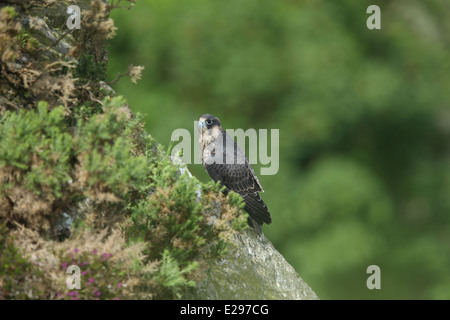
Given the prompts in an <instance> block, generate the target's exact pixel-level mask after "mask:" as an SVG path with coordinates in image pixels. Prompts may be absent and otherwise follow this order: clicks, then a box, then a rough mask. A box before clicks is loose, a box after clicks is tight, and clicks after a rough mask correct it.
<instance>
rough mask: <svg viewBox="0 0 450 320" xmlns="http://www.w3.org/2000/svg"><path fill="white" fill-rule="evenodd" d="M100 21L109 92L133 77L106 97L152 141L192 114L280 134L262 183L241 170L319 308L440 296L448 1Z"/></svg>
mask: <svg viewBox="0 0 450 320" xmlns="http://www.w3.org/2000/svg"><path fill="white" fill-rule="evenodd" d="M371 4H376V5H379V6H380V8H381V26H382V29H381V30H368V29H367V27H366V20H367V18H368V17H369V15H368V14H367V13H366V9H367V7H368V6H369V5H371ZM112 17H113V18H114V20H115V22H116V25H117V26H118V28H119V30H118V34H117V36H116V38H115V39H113V40H112V41H111V42H110V44H109V52H110V58H109V60H110V61H109V79H113V78H114V77H115V76H116V75H117V73H119V72H123V71H125V70H126V68H127V66H128V65H129V64H134V65H144V66H145V70H144V72H143V78H142V80H141V81H140V82H139V83H138V84H137V85H135V84H132V83H130V82H129V81H127V80H126V79H123V80H121V81H120V82H119V83H118V84H116V85H115V86H114V88H115V89H116V90H117V91H118V92H119V93H120V94H123V95H125V97H126V98H127V99H128V102H129V103H130V105H131V107H132V109H133V110H134V111H138V112H141V113H144V114H146V118H145V119H146V125H147V130H148V131H149V132H150V133H151V134H152V135H154V136H155V137H156V138H157V140H158V141H159V142H161V143H162V144H164V145H165V146H167V145H168V143H169V141H170V137H171V134H172V131H173V130H175V129H177V128H186V129H188V130H190V131H191V132H192V133H193V130H194V127H193V126H194V123H193V121H194V120H197V119H198V117H199V116H200V115H201V114H203V113H212V114H214V115H216V116H218V117H219V118H220V119H221V121H222V124H223V126H224V127H225V128H243V129H248V128H255V129H260V128H267V129H279V130H280V166H279V171H278V173H277V174H276V175H273V176H261V175H259V166H258V165H256V166H254V167H255V169H256V172H257V174H258V175H259V178H260V180H261V183H262V185H263V187H264V189H265V191H266V192H265V193H264V194H263V195H262V196H263V198H264V200H265V202H266V203H267V205H268V207H269V209H270V211H271V213H272V217H273V223H272V224H271V225H270V226H265V227H264V233H265V235H266V236H267V237H268V238H269V239H270V240H271V241H272V242H273V244H274V245H275V247H276V248H277V249H278V250H279V251H280V252H281V253H282V254H283V255H284V256H285V257H286V259H287V260H288V261H289V262H290V263H291V264H292V265H293V266H294V267H295V269H296V270H297V271H298V273H299V274H300V275H301V276H302V277H303V278H304V279H305V280H306V282H307V283H308V284H309V285H310V286H311V287H312V288H313V290H314V291H315V292H316V293H317V294H318V295H319V297H320V298H322V299H450V223H449V222H450V143H449V141H450V140H449V139H450V36H449V35H450V1H448V0H427V1H422V0H403V1H401V0H395V1H381V0H377V1H369V0H368V1H361V0H347V1H333V0H315V1H307V0H304V1H293V0H291V1H273V0H245V1H242V0H227V1H218V0H195V1H194V0H190V1H189V0H147V1H146V0H140V1H137V4H136V6H135V8H133V9H132V10H130V11H126V10H115V11H114V12H113V14H112ZM193 145H194V146H195V147H197V142H196V141H194V142H193ZM189 167H190V169H191V171H192V173H193V174H194V175H195V176H197V177H198V178H199V179H200V180H202V181H208V180H209V179H210V178H209V177H208V176H207V175H206V173H205V170H204V169H203V167H202V166H201V165H190V166H189ZM372 264H375V265H378V266H380V268H381V289H380V290H368V289H367V287H366V280H367V278H368V276H369V275H368V274H366V269H367V267H368V266H369V265H372Z"/></svg>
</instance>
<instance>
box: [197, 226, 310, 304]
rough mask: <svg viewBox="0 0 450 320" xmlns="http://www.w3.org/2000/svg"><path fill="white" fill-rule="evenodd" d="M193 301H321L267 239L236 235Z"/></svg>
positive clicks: (250, 231)
mask: <svg viewBox="0 0 450 320" xmlns="http://www.w3.org/2000/svg"><path fill="white" fill-rule="evenodd" d="M190 298H193V299H206V300H208V299H211V300H213V299H238V300H239V299H250V300H264V299H275V300H317V299H319V298H318V297H317V295H316V294H315V293H314V291H312V289H311V288H310V287H309V286H308V284H307V283H306V282H305V281H303V279H302V278H300V276H299V275H298V274H297V272H296V271H295V270H294V268H293V267H292V266H291V265H290V264H289V263H288V262H287V261H286V259H284V257H283V256H282V255H281V254H280V253H279V252H278V251H277V250H276V249H275V248H274V247H273V245H272V243H270V241H269V240H268V239H267V238H266V237H265V236H264V235H262V236H260V237H258V235H257V234H256V233H255V231H254V230H253V229H250V228H249V229H247V230H246V231H245V232H243V233H240V234H239V235H237V236H235V237H234V239H233V243H232V244H231V245H229V247H228V253H227V255H226V257H225V258H223V259H220V260H218V261H214V262H212V265H211V268H210V271H209V274H208V278H207V279H206V280H204V281H203V282H201V283H200V284H199V285H198V286H197V288H196V289H195V290H194V292H193V293H192V296H191V297H190Z"/></svg>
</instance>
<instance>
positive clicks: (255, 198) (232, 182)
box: [204, 131, 272, 224]
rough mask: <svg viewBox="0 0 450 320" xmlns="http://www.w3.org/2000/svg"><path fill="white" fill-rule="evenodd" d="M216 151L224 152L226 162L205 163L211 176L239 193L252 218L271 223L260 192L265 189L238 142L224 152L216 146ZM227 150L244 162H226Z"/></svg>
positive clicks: (259, 221)
mask: <svg viewBox="0 0 450 320" xmlns="http://www.w3.org/2000/svg"><path fill="white" fill-rule="evenodd" d="M223 134H225V135H227V138H228V139H232V138H231V137H230V136H229V135H228V134H227V133H226V132H224V131H223ZM233 142H234V141H233ZM216 152H219V153H223V158H224V163H222V164H218V163H212V164H207V163H205V164H204V166H205V169H206V171H207V172H208V174H209V175H210V176H211V178H212V179H214V181H220V182H221V183H222V184H223V185H224V186H226V187H227V188H228V189H229V190H233V191H234V192H237V193H239V194H240V195H241V196H242V198H243V199H244V202H245V207H244V209H245V210H246V211H247V212H248V213H249V214H250V217H251V218H253V219H254V220H256V221H257V222H258V223H260V224H262V223H263V222H265V223H271V222H272V219H271V218H270V213H269V210H268V209H267V206H266V205H265V203H264V201H263V200H262V199H261V197H260V196H259V193H258V192H261V191H263V189H262V187H261V184H260V183H259V180H258V178H257V177H256V175H255V172H254V171H253V168H252V166H251V165H250V163H249V162H248V159H247V157H245V154H244V152H243V151H242V150H241V149H240V148H239V146H238V145H237V143H236V142H234V144H233V150H226V149H225V150H224V152H223V151H222V150H221V148H220V147H218V148H216ZM227 152H233V153H234V159H235V160H236V159H238V158H239V157H240V156H242V157H244V158H243V159H244V163H242V164H239V163H232V164H227V163H225V157H226V153H227Z"/></svg>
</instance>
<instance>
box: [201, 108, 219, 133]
mask: <svg viewBox="0 0 450 320" xmlns="http://www.w3.org/2000/svg"><path fill="white" fill-rule="evenodd" d="M216 127H217V128H218V129H222V126H221V125H220V120H219V118H216V117H214V116H213V115H212V114H209V113H205V114H204V115H201V116H200V118H199V119H198V130H199V131H200V132H204V131H205V130H212V129H214V128H216Z"/></svg>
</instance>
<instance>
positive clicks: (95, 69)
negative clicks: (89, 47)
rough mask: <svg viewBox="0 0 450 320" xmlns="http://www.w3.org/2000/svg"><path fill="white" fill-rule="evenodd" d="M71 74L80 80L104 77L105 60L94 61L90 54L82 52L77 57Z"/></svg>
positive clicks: (102, 78) (103, 78)
mask: <svg viewBox="0 0 450 320" xmlns="http://www.w3.org/2000/svg"><path fill="white" fill-rule="evenodd" d="M73 76H74V77H75V78H79V81H81V82H87V81H89V80H97V81H98V80H105V79H106V62H96V61H95V59H94V57H93V56H92V55H87V54H83V55H81V56H80V58H79V59H78V64H77V67H76V68H75V71H74V74H73Z"/></svg>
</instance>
